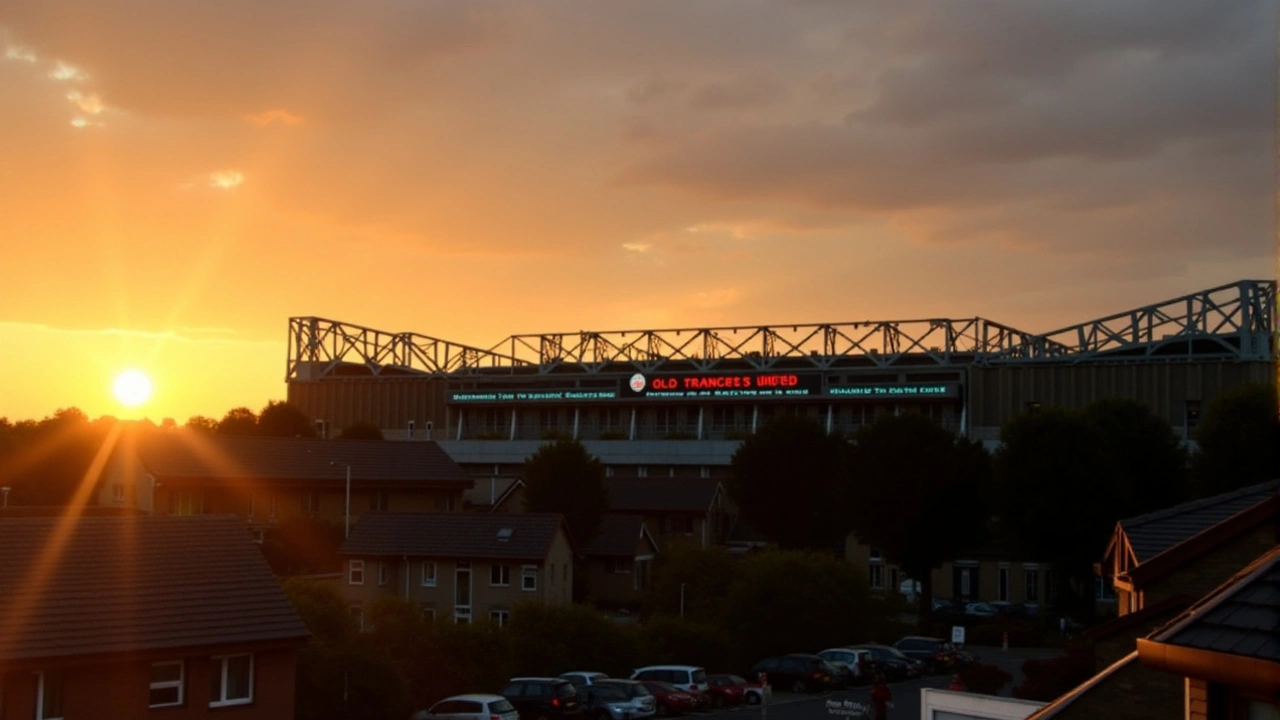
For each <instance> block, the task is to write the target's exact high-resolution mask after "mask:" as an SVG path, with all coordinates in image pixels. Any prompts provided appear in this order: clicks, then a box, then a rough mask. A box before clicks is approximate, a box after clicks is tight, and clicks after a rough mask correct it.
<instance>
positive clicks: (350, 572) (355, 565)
mask: <svg viewBox="0 0 1280 720" xmlns="http://www.w3.org/2000/svg"><path fill="white" fill-rule="evenodd" d="M330 567H332V566H330ZM347 584H348V585H363V584H364V561H363V560H348V561H347Z"/></svg>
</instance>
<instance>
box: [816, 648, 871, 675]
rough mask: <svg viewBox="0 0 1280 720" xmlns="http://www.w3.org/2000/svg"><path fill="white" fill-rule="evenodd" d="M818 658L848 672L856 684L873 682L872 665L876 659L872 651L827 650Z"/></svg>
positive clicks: (850, 649) (852, 649)
mask: <svg viewBox="0 0 1280 720" xmlns="http://www.w3.org/2000/svg"><path fill="white" fill-rule="evenodd" d="M818 657H820V658H822V659H823V660H826V661H827V662H829V663H831V664H832V665H835V666H836V667H837V668H841V669H844V670H847V671H848V673H849V677H850V678H852V679H853V680H854V682H867V681H869V680H871V676H872V670H871V668H872V665H873V662H872V661H873V660H874V657H872V655H871V651H870V650H859V649H856V648H827V649H826V650H823V651H822V652H820V653H818Z"/></svg>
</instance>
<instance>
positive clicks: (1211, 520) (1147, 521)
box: [1120, 480, 1280, 563]
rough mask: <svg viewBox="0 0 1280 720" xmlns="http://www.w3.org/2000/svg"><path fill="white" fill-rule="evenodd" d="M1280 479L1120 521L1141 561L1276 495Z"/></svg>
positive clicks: (1135, 553) (1279, 487)
mask: <svg viewBox="0 0 1280 720" xmlns="http://www.w3.org/2000/svg"><path fill="white" fill-rule="evenodd" d="M1278 489H1280V480H1272V481H1270V482H1265V483H1261V484H1258V485H1252V486H1250V487H1246V488H1241V489H1239V490H1235V491H1232V492H1229V493H1224V494H1222V495H1215V496H1213V497H1208V498H1202V499H1200V500H1194V501H1192V502H1189V503H1183V504H1182V505H1176V506H1174V507H1171V508H1167V509H1165V510H1159V511H1157V512H1153V513H1148V514H1146V515H1139V516H1138V517H1134V518H1129V519H1127V520H1121V521H1120V527H1121V529H1122V530H1124V534H1125V536H1126V537H1127V538H1128V539H1129V546H1130V547H1131V548H1132V549H1133V553H1134V555H1136V556H1137V560H1138V562H1139V563H1143V562H1146V561H1147V560H1150V559H1151V558H1153V557H1155V556H1156V555H1159V554H1160V553H1162V552H1164V551H1165V550H1168V549H1169V548H1171V547H1174V546H1175V545H1178V544H1179V543H1182V542H1184V541H1186V540H1189V539H1190V538H1192V537H1193V536H1195V535H1197V534H1199V533H1200V532H1203V531H1205V530H1208V529H1209V528H1211V527H1213V526H1214V525H1217V524H1218V523H1221V522H1223V521H1224V520H1227V519H1228V518H1230V517H1232V516H1234V515H1236V514H1238V513H1241V512H1243V511H1245V510H1248V509H1249V508H1252V507H1254V506H1255V505H1258V504H1260V503H1262V502H1265V501H1266V500H1267V499H1269V498H1271V497H1273V496H1275V495H1276V492H1277V490H1278Z"/></svg>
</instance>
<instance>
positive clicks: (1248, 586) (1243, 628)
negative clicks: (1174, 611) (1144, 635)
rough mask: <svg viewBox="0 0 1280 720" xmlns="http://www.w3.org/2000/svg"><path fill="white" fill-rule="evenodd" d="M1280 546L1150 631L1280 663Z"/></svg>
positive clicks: (1164, 638) (1160, 638) (1168, 639)
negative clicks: (1161, 627)
mask: <svg viewBox="0 0 1280 720" xmlns="http://www.w3.org/2000/svg"><path fill="white" fill-rule="evenodd" d="M1277 628H1280V547H1277V548H1275V549H1273V550H1271V552H1269V553H1267V554H1266V555H1265V556H1263V557H1262V558H1259V560H1258V561H1257V562H1255V563H1253V564H1251V565H1250V566H1249V567H1248V568H1245V569H1244V570H1243V571H1241V572H1240V573H1239V574H1237V575H1236V576H1235V577H1233V578H1232V579H1231V580H1229V581H1227V582H1226V583H1224V584H1223V585H1222V586H1220V587H1219V588H1218V589H1217V590H1214V591H1213V592H1212V593H1210V594H1209V595H1207V596H1205V598H1204V599H1203V600H1201V601H1200V602H1198V603H1196V604H1195V605H1193V606H1192V607H1191V608H1190V609H1188V610H1187V612H1186V613H1185V614H1184V615H1182V616H1181V617H1179V618H1177V619H1176V620H1174V621H1173V622H1171V623H1170V624H1169V625H1167V626H1165V628H1163V629H1161V630H1159V631H1157V632H1155V633H1153V634H1152V639H1153V640H1156V641H1157V642H1162V643H1167V644H1169V645H1180V646H1182V647H1189V648H1198V649H1200V650H1211V651H1214V652H1220V653H1226V654H1229V655H1240V656H1244V657H1250V658H1255V659H1258V660H1265V661H1269V662H1273V663H1280V633H1277Z"/></svg>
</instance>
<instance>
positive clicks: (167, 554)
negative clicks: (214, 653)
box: [0, 515, 308, 660]
mask: <svg viewBox="0 0 1280 720" xmlns="http://www.w3.org/2000/svg"><path fill="white" fill-rule="evenodd" d="M60 522H62V519H61V518H55V517H45V518H37V517H27V518H6V519H3V520H0V597H3V598H4V601H3V604H4V613H3V614H0V660H19V659H35V658H52V657H64V656H73V655H85V654H96V653H118V652H131V651H148V650H160V649H165V648H186V647H199V646H210V645H217V644H223V643H242V642H254V641H268V640H272V641H274V640H292V639H298V640H301V639H304V638H306V637H307V635H308V633H307V629H306V627H305V626H304V625H303V624H302V620H301V619H299V617H298V614H297V613H296V612H294V609H293V606H292V605H290V603H289V601H288V599H287V598H286V597H285V594H284V592H283V591H282V590H281V588H280V585H279V583H278V582H277V581H276V578H275V577H274V576H273V575H272V574H271V570H270V568H268V567H267V563H266V560H264V559H263V557H262V552H261V551H260V550H259V549H258V547H257V546H256V545H254V543H253V541H252V539H250V537H249V533H248V532H247V531H246V530H245V527H244V524H243V523H241V522H240V521H239V520H237V519H236V518H235V517H233V516H224V515H200V516H194V517H160V516H143V517H81V518H79V519H78V520H75V521H73V523H72V524H71V526H70V528H69V534H67V535H66V536H65V542H64V541H63V540H62V539H61V538H60V534H59V528H58V525H59V523H60ZM46 571H47V574H45V572H46Z"/></svg>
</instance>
